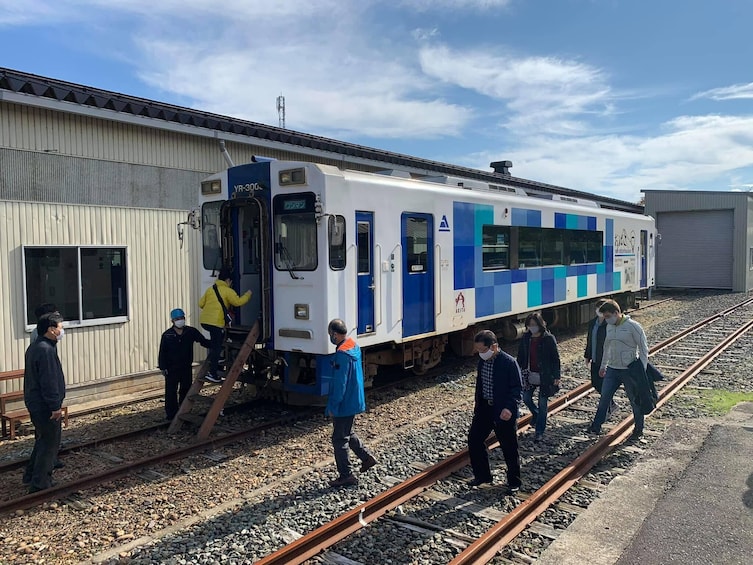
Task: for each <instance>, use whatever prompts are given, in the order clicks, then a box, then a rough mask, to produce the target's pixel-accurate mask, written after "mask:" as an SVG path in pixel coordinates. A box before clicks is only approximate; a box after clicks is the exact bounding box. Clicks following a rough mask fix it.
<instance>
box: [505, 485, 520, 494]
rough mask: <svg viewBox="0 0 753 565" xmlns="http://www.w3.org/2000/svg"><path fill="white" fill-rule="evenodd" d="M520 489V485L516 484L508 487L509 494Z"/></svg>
mask: <svg viewBox="0 0 753 565" xmlns="http://www.w3.org/2000/svg"><path fill="white" fill-rule="evenodd" d="M519 490H520V485H516V486H509V485H508V487H507V494H515V493H516V492H518V491H519Z"/></svg>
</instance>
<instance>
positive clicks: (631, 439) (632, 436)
mask: <svg viewBox="0 0 753 565" xmlns="http://www.w3.org/2000/svg"><path fill="white" fill-rule="evenodd" d="M642 437H643V430H640V431H638V432H636V431H633V433H632V434H630V437H629V438H628V439H627V440H628V442H630V443H634V442H636V441H640V439H641V438H642Z"/></svg>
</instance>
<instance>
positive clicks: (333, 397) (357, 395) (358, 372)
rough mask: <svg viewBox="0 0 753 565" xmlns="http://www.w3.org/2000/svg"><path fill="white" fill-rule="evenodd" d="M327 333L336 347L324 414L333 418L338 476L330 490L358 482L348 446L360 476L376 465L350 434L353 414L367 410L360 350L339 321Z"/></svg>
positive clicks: (334, 322)
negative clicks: (358, 463)
mask: <svg viewBox="0 0 753 565" xmlns="http://www.w3.org/2000/svg"><path fill="white" fill-rule="evenodd" d="M327 333H329V340H330V341H331V342H332V344H333V345H334V346H335V354H334V356H333V360H332V382H331V384H330V387H329V398H328V399H327V408H326V412H325V413H326V414H327V415H328V416H332V423H333V429H332V447H334V449H335V463H336V464H337V472H338V473H339V476H338V477H337V478H336V479H333V480H331V481H330V482H329V484H330V485H331V486H333V487H340V486H346V485H356V484H358V479H357V478H356V477H355V476H354V475H353V473H352V472H351V470H350V460H349V458H348V447H350V449H352V450H353V453H355V454H356V456H357V457H358V458H359V459H360V460H361V472H362V473H364V472H366V471H368V470H369V469H371V468H372V467H373V466H374V465H376V459H375V458H374V456H373V455H372V454H371V452H370V451H369V450H368V448H367V447H366V446H365V445H364V444H363V442H361V439H360V438H359V437H358V436H357V435H356V432H354V431H353V420H354V419H355V417H356V414H360V413H361V412H363V411H364V410H366V394H365V393H364V387H363V366H362V364H361V348H360V347H358V345H357V344H356V342H355V340H354V339H353V338H349V337H347V334H348V328H347V326H346V325H345V322H343V321H342V320H339V319H335V320H332V321H331V322H330V323H329V326H328V328H327Z"/></svg>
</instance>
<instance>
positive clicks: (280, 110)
mask: <svg viewBox="0 0 753 565" xmlns="http://www.w3.org/2000/svg"><path fill="white" fill-rule="evenodd" d="M277 118H278V125H279V126H280V127H281V128H283V129H285V97H284V96H283V95H282V94H280V95H279V96H278V97H277Z"/></svg>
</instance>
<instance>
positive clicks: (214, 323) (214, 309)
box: [199, 267, 251, 383]
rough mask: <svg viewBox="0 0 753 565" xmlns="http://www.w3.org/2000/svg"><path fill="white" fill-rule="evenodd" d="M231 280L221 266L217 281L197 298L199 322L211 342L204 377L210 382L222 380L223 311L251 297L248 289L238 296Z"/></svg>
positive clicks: (226, 269) (239, 304) (229, 274)
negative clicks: (206, 370) (199, 312)
mask: <svg viewBox="0 0 753 565" xmlns="http://www.w3.org/2000/svg"><path fill="white" fill-rule="evenodd" d="M232 282H233V279H232V273H231V272H230V269H228V268H227V267H223V268H222V269H220V272H219V274H218V275H217V282H216V283H214V284H213V285H212V286H210V287H209V288H208V289H207V290H206V292H205V293H204V296H202V297H201V298H200V299H199V308H201V314H200V315H199V323H200V324H201V327H202V328H204V329H205V330H207V331H208V332H209V341H210V342H211V345H210V346H209V355H208V356H209V372H208V373H207V374H206V376H205V377H204V379H205V380H206V381H208V382H210V383H220V382H222V378H220V375H219V361H220V353H221V352H222V341H223V338H224V335H225V332H224V328H225V326H226V325H227V322H228V320H226V318H225V312H226V311H227V310H228V309H229V308H231V307H232V306H243V305H244V304H245V303H246V302H248V301H249V300H250V299H251V291H250V290H247V291H246V292H245V294H243V296H238V294H237V293H236V292H235V291H234V290H233V289H232V288H231V286H230V285H231V284H232ZM220 300H222V303H220ZM223 305H224V307H223Z"/></svg>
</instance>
